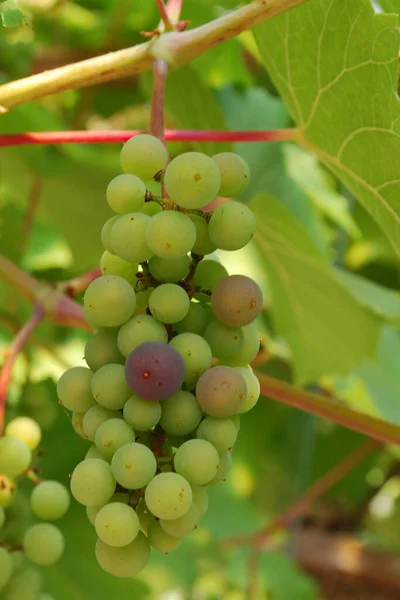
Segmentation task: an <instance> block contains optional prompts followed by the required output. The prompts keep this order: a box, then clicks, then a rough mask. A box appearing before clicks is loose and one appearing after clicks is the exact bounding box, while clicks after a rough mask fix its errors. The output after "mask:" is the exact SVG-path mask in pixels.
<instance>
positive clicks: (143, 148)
mask: <svg viewBox="0 0 400 600" xmlns="http://www.w3.org/2000/svg"><path fill="white" fill-rule="evenodd" d="M167 161H168V153H167V150H166V148H165V146H164V144H163V143H162V142H161V141H160V140H159V139H158V138H156V137H154V136H153V135H149V134H147V133H140V134H139V135H136V136H135V137H131V138H130V139H129V140H128V141H127V142H126V143H125V144H124V145H123V147H122V150H121V167H122V170H123V171H124V172H125V173H132V174H133V175H136V176H137V177H140V178H141V179H153V177H155V176H156V175H157V174H158V173H159V172H160V171H163V170H164V169H165V166H166V164H167Z"/></svg>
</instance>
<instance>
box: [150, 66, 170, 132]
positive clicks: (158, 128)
mask: <svg viewBox="0 0 400 600" xmlns="http://www.w3.org/2000/svg"><path fill="white" fill-rule="evenodd" d="M167 75H168V65H167V63H166V62H165V61H164V60H161V58H158V59H156V60H155V61H154V63H153V93H152V100H151V117H150V133H151V134H152V135H154V136H155V137H157V138H158V139H159V140H161V141H162V142H163V143H164V144H165V134H164V91H165V84H166V80H167Z"/></svg>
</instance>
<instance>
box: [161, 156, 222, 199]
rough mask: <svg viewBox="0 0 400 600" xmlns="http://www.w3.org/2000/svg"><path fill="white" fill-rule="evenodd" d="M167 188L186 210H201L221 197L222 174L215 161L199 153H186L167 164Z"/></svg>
mask: <svg viewBox="0 0 400 600" xmlns="http://www.w3.org/2000/svg"><path fill="white" fill-rule="evenodd" d="M164 185H165V188H166V190H167V192H168V195H169V196H170V198H172V200H173V201H174V202H175V203H176V204H179V206H183V207H184V208H190V209H196V208H202V207H203V206H205V205H206V204H208V203H209V202H211V200H213V199H214V198H215V196H216V195H217V194H218V190H219V188H220V186H221V175H220V172H219V168H218V165H217V164H216V163H215V161H214V160H213V159H212V158H210V157H209V156H206V155H205V154H201V153H200V152H185V153H183V154H180V155H179V156H176V157H175V158H174V159H173V160H172V161H171V162H170V164H169V165H168V167H167V169H166V171H165V176H164Z"/></svg>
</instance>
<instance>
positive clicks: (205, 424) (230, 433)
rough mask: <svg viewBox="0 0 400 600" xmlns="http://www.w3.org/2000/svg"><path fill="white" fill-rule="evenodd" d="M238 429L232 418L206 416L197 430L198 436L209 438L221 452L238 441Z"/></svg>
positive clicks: (202, 438)
mask: <svg viewBox="0 0 400 600" xmlns="http://www.w3.org/2000/svg"><path fill="white" fill-rule="evenodd" d="M237 436H238V430H237V428H236V425H235V424H234V422H233V421H232V420H231V419H216V418H215V417H206V418H205V419H203V421H202V422H201V423H200V425H199V426H198V428H197V431H196V437H197V438H199V439H201V440H207V442H210V444H212V445H213V446H214V448H215V449H216V450H217V452H218V453H219V454H221V453H222V452H227V451H228V450H230V449H231V448H232V446H233V444H234V443H235V442H236V440H237Z"/></svg>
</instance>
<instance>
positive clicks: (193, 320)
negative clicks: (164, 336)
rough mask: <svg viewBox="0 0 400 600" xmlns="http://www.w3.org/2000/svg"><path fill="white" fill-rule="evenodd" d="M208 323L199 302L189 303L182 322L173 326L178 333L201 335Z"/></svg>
mask: <svg viewBox="0 0 400 600" xmlns="http://www.w3.org/2000/svg"><path fill="white" fill-rule="evenodd" d="M207 323H208V316H207V313H206V311H205V310H204V307H203V306H202V305H201V304H200V303H199V302H191V303H190V306H189V311H188V313H187V315H186V317H185V318H184V319H182V321H178V323H175V324H174V329H175V330H176V331H177V332H178V333H197V334H198V335H200V336H201V335H203V333H204V331H205V328H206V326H207Z"/></svg>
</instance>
